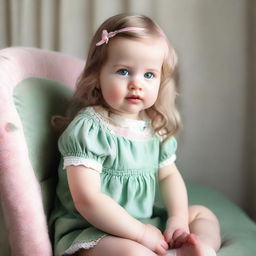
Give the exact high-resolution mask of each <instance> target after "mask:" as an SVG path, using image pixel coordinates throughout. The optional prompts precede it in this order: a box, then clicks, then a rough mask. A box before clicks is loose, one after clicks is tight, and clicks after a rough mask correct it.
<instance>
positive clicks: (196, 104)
mask: <svg viewBox="0 0 256 256" xmlns="http://www.w3.org/2000/svg"><path fill="white" fill-rule="evenodd" d="M255 10H256V4H255V0H246V1H241V0H225V1H223V0H215V1H212V0H189V1H187V0H157V1H156V0H139V1H138V0H106V1H103V0H0V48H4V47H7V46H33V47H40V48H44V49H50V50H57V51H62V52H65V53H67V54H71V55H74V56H77V57H80V58H84V57H85V55H86V52H87V49H88V44H89V40H90V38H91V36H92V34H93V32H94V31H95V29H96V28H97V27H98V25H99V24H100V23H101V22H102V21H104V20H105V19H106V18H107V17H109V16H111V15H114V14H117V13H120V12H133V13H142V14H146V15H148V16H150V17H152V18H153V19H154V20H156V21H157V22H158V23H159V24H160V25H161V26H162V27H163V29H164V30H165V32H166V34H167V35H168V37H169V38H170V39H171V41H172V42H173V44H174V46H175V47H176V50H177V52H178V56H179V63H180V64H179V69H180V77H181V79H180V80H181V92H180V95H181V96H180V101H181V110H182V116H183V120H184V129H183V131H182V132H181V134H180V138H179V143H180V147H179V153H178V155H179V159H178V165H179V167H180V169H181V172H182V174H183V175H184V177H185V178H186V179H187V180H189V181H190V180H191V181H196V182H199V183H203V184H205V185H209V186H212V187H214V188H216V189H217V190H219V191H221V192H223V193H224V194H226V195H227V196H228V197H229V198H231V199H233V200H234V201H235V202H237V203H238V204H239V205H240V206H242V207H244V208H245V209H247V210H248V212H250V213H251V214H253V211H254V212H256V199H255V198H256V197H254V196H253V195H256V174H255V173H256V172H255V171H256V160H255V156H256V136H255V130H256V104H255V98H256V93H255V92H256V88H255V86H256V85H255V84H256V75H255V74H256V65H255V64H256V61H255V60H256V51H255V48H254V49H253V47H254V45H256V39H255V26H253V23H254V24H256V21H255V20H256V19H255V16H256V11H255ZM249 28H250V29H249ZM253 40H254V41H253ZM248 49H249V51H248ZM251 92H252V93H251ZM253 110H254V111H253ZM252 120H253V122H252ZM252 124H253V125H252ZM253 193H254V194H253ZM255 215H256V214H255Z"/></svg>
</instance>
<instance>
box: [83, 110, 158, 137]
mask: <svg viewBox="0 0 256 256" xmlns="http://www.w3.org/2000/svg"><path fill="white" fill-rule="evenodd" d="M87 111H89V112H90V114H91V115H93V116H95V117H96V118H97V119H98V120H99V121H100V123H102V124H103V127H105V128H106V129H107V130H108V131H109V132H111V133H112V134H115V135H118V136H123V137H126V138H128V139H132V140H139V141H144V140H148V139H151V138H152V137H153V136H154V134H155V131H154V129H153V128H152V126H151V121H150V119H146V120H131V119H126V118H124V117H121V116H118V115H116V114H112V113H111V114H110V113H109V112H108V111H107V110H106V109H104V108H103V107H101V106H95V107H88V108H87ZM113 117H114V118H113ZM131 123H133V125H132V124H131ZM135 124H136V125H135Z"/></svg>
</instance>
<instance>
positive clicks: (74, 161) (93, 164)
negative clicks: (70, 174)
mask: <svg viewBox="0 0 256 256" xmlns="http://www.w3.org/2000/svg"><path fill="white" fill-rule="evenodd" d="M70 165H74V166H78V165H83V166H85V167H87V168H90V169H93V170H95V171H97V172H99V173H101V171H102V164H101V163H99V162H97V161H95V160H92V159H87V158H83V157H76V156H66V157H64V163H63V169H66V167H67V166H70Z"/></svg>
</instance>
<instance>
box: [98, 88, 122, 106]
mask: <svg viewBox="0 0 256 256" xmlns="http://www.w3.org/2000/svg"><path fill="white" fill-rule="evenodd" d="M102 93H103V97H104V99H105V101H106V102H107V103H108V104H110V105H111V104H113V103H117V102H119V101H120V99H121V98H122V96H123V93H122V91H121V90H120V88H118V87H112V88H111V89H110V88H109V89H106V90H104V91H103V92H102Z"/></svg>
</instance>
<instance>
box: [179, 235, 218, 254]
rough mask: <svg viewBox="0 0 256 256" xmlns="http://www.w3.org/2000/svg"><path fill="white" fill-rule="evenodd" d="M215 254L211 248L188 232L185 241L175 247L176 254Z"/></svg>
mask: <svg viewBox="0 0 256 256" xmlns="http://www.w3.org/2000/svg"><path fill="white" fill-rule="evenodd" d="M188 255H189V256H216V253H215V251H214V250H213V249H212V248H209V247H208V246H206V245H205V244H204V243H203V242H202V241H201V240H200V239H199V238H198V237H197V236H196V235H194V234H188V239H187V242H186V243H184V244H183V245H182V246H181V247H180V248H178V249H176V256H188Z"/></svg>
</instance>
